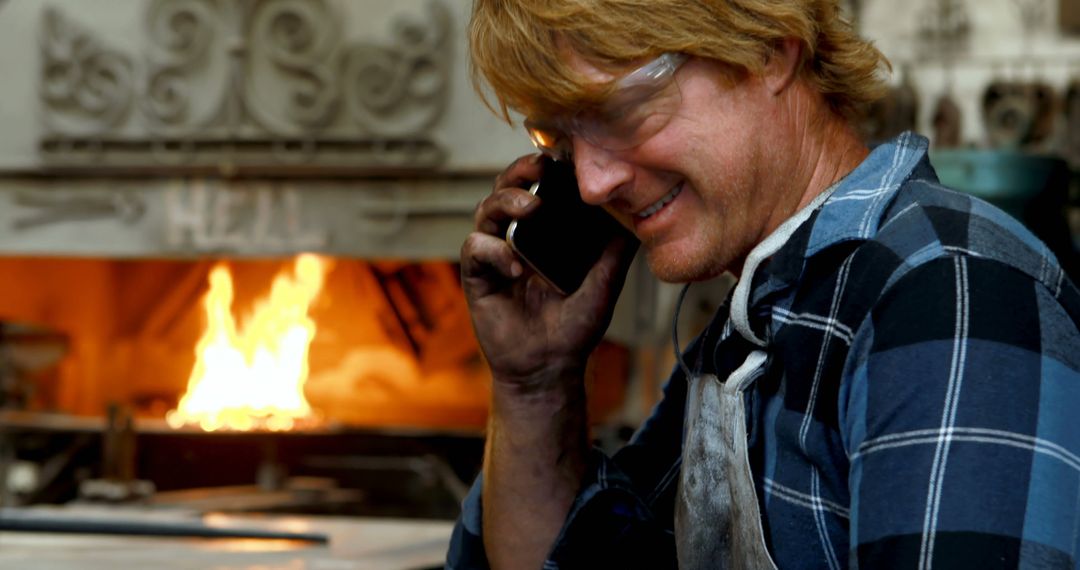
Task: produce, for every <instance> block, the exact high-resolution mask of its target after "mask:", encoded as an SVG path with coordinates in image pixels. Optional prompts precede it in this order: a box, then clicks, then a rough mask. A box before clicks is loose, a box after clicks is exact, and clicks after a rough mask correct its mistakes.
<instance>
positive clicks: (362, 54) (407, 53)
mask: <svg viewBox="0 0 1080 570" xmlns="http://www.w3.org/2000/svg"><path fill="white" fill-rule="evenodd" d="M428 11H429V12H430V14H431V20H430V22H428V23H426V24H425V23H423V22H417V21H414V20H400V21H398V22H396V23H395V26H394V36H395V38H396V40H397V42H396V44H395V45H394V46H392V47H384V46H380V45H375V44H367V43H365V44H360V45H357V46H355V47H353V48H352V49H351V50H349V53H348V55H347V56H346V58H345V71H344V77H345V101H346V105H347V106H348V109H349V112H350V114H351V116H352V118H353V119H354V120H355V121H356V122H357V123H358V124H359V125H361V126H362V127H365V128H367V129H370V130H371V131H372V132H374V133H378V134H394V135H401V134H415V133H417V132H419V131H422V130H423V129H425V128H427V127H429V126H431V124H432V123H434V122H435V121H436V120H438V119H439V118H440V116H441V115H442V113H443V111H444V108H445V97H443V93H444V92H445V89H446V85H447V82H448V76H449V69H448V67H449V66H448V65H447V63H448V62H447V49H446V38H447V36H448V35H449V27H450V14H449V13H448V12H447V10H446V7H445V6H443V5H442V4H439V3H437V2H431V3H429V4H428Z"/></svg>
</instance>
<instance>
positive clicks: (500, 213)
mask: <svg viewBox="0 0 1080 570" xmlns="http://www.w3.org/2000/svg"><path fill="white" fill-rule="evenodd" d="M539 204H540V199H539V198H537V197H536V196H533V195H532V194H530V193H529V192H528V191H527V190H522V189H521V188H502V189H500V190H496V191H495V192H494V193H493V194H491V195H489V196H488V197H487V198H484V199H483V200H482V201H481V202H480V204H479V205H478V206H477V207H476V213H475V215H474V216H475V223H476V231H478V232H483V233H485V234H489V235H493V236H498V237H500V238H502V237H505V235H506V228H507V226H509V225H510V222H511V221H512V220H514V219H515V218H524V217H526V216H528V215H529V214H530V213H531V212H532V211H533V210H535V209H536V206H538V205H539Z"/></svg>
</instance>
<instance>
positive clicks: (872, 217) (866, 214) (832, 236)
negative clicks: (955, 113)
mask: <svg viewBox="0 0 1080 570" xmlns="http://www.w3.org/2000/svg"><path fill="white" fill-rule="evenodd" d="M928 148H929V142H928V141H927V140H926V138H924V137H921V136H919V135H916V134H914V133H911V132H905V133H902V134H901V135H899V136H897V137H895V138H893V139H891V140H889V141H886V142H884V143H882V144H880V145H878V146H877V147H875V148H874V149H873V150H872V151H871V152H870V154H869V155H867V157H866V159H864V160H863V161H862V163H861V164H859V166H858V167H856V168H855V170H853V171H851V173H849V174H848V175H847V176H845V177H844V178H843V179H842V180H841V181H840V182H838V183H836V184H834V185H833V186H831V187H830V188H828V189H827V190H825V191H824V192H822V193H821V194H820V195H819V196H818V197H816V198H815V199H814V200H813V201H812V202H811V203H810V204H809V205H807V206H806V207H804V208H803V209H801V210H799V211H798V212H796V213H795V214H793V215H792V216H791V217H790V218H788V219H787V221H785V222H784V223H782V224H780V226H779V227H778V228H777V229H776V230H774V231H773V233H772V234H770V235H769V236H768V237H767V238H765V239H764V240H762V241H761V243H759V244H758V245H757V246H755V247H754V249H753V250H751V252H750V253H749V254H748V255H747V258H746V263H745V264H744V265H743V271H742V274H741V277H740V279H739V282H738V283H737V284H736V286H735V292H734V295H733V297H732V301H731V320H732V323H733V325H734V328H735V330H736V331H738V332H739V334H740V335H741V336H742V337H743V338H745V339H747V340H748V341H750V342H752V343H754V344H756V345H758V346H764V345H765V344H766V340H765V339H764V338H763V337H764V336H766V335H762V334H759V333H758V332H756V331H755V330H754V327H753V326H751V323H750V318H751V315H750V308H751V306H752V305H753V304H754V302H753V301H754V299H756V298H759V297H761V296H762V295H763V294H765V293H767V292H768V291H769V290H772V289H776V288H777V287H782V286H783V283H785V282H789V281H790V279H789V278H797V275H786V273H789V271H787V270H795V271H797V272H801V267H802V263H803V261H804V260H805V259H806V258H808V257H810V256H812V255H814V254H815V253H817V252H819V251H821V250H823V249H825V248H827V247H830V246H832V245H835V244H838V243H841V242H844V241H850V240H865V239H868V238H870V237H871V236H873V235H875V234H876V233H877V231H878V227H879V224H880V222H881V219H882V217H883V215H884V213H885V210H886V208H888V206H889V205H890V204H891V203H892V197H893V196H894V195H895V194H896V191H897V190H898V189H899V188H900V185H901V184H903V183H904V181H906V180H907V179H908V178H909V177H910V176H911V174H912V172H914V171H915V168H916V166H918V165H919V163H920V162H922V161H925V160H927V158H926V155H927V149H928ZM808 220H809V221H810V224H809V225H807V221H808ZM805 231H809V232H811V233H810V236H809V238H808V239H806V238H805V234H803V235H802V236H800V237H801V239H793V236H796V235H798V234H801V233H802V232H805ZM803 244H805V245H803ZM794 245H799V246H800V249H801V250H802V251H794V250H793V249H792V247H793V246H794ZM778 252H782V253H781V254H780V255H779V256H777V257H782V258H784V260H783V261H782V262H781V263H780V264H779V265H780V267H777V266H776V265H777V264H775V263H772V262H770V266H771V267H770V269H769V271H768V273H770V274H772V275H769V276H767V277H768V279H761V278H760V277H766V276H764V275H763V276H757V275H756V274H757V273H758V270H759V268H760V267H761V265H762V262H764V261H765V260H767V259H769V258H772V257H773V256H775V255H776V254H777V253H778ZM796 266H797V267H796ZM784 268H786V269H787V270H785V269H784Z"/></svg>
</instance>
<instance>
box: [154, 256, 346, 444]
mask: <svg viewBox="0 0 1080 570" xmlns="http://www.w3.org/2000/svg"><path fill="white" fill-rule="evenodd" d="M329 267H330V262H329V261H327V260H326V259H324V258H321V257H319V256H316V255H312V254H303V255H300V256H298V257H297V258H296V260H295V261H294V263H293V264H292V271H289V272H287V271H282V272H279V273H278V275H277V276H276V277H275V278H274V282H273V285H272V286H271V289H270V294H269V297H266V298H262V299H259V300H258V301H256V303H255V307H254V310H253V311H252V313H251V315H250V316H248V317H247V318H246V319H245V320H244V322H243V323H242V326H241V327H238V326H237V323H236V320H235V319H234V318H233V315H232V304H233V280H232V275H231V274H230V272H229V269H228V268H227V267H226V265H225V264H223V263H218V264H217V265H215V266H214V268H213V270H211V272H210V278H209V280H210V290H209V292H207V294H206V296H205V297H204V298H203V308H204V310H205V315H206V321H207V325H206V330H205V331H203V335H202V338H200V339H199V342H198V344H197V345H196V348H195V356H196V361H195V366H194V368H193V369H192V371H191V376H190V377H189V378H188V387H187V392H186V393H185V394H184V396H183V397H182V398H181V399H180V404H179V406H177V409H175V410H173V411H171V412H169V413H168V414H167V415H166V417H165V419H166V421H167V422H168V423H169V425H170V426H172V427H173V428H180V427H183V426H185V425H198V426H200V427H201V428H202V429H204V430H206V431H216V430H236V431H250V430H270V431H286V430H290V429H292V428H293V427H294V426H295V425H296V424H297V423H298V422H305V421H307V422H313V421H314V414H313V412H312V409H311V406H310V405H309V404H308V401H307V399H306V398H305V397H304V384H305V382H306V381H307V378H308V348H309V346H310V345H311V340H312V339H313V338H314V337H315V322H314V321H313V320H312V319H311V317H309V316H308V309H309V308H310V307H311V304H312V302H313V301H314V300H315V298H316V296H318V294H319V291H321V290H322V287H323V283H324V280H325V278H326V273H327V271H328V270H329Z"/></svg>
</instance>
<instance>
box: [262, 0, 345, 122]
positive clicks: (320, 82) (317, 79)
mask: <svg viewBox="0 0 1080 570" xmlns="http://www.w3.org/2000/svg"><path fill="white" fill-rule="evenodd" d="M339 36H340V34H339V32H338V26H337V22H336V20H335V18H334V15H333V14H331V12H330V10H329V9H328V8H327V6H326V3H325V2H323V1H321V0H267V1H266V2H264V3H262V4H260V5H259V6H258V7H257V8H256V9H255V11H254V13H253V16H252V21H251V28H250V31H249V37H250V38H251V44H250V46H249V52H250V56H251V59H250V61H249V62H248V70H249V76H248V77H247V78H246V79H247V81H245V87H246V88H245V91H244V102H245V103H246V107H247V109H248V110H249V111H250V112H251V114H252V115H253V117H254V118H255V119H256V120H257V121H258V122H259V124H260V125H262V126H263V128H265V129H267V130H269V131H271V132H274V133H278V134H293V135H295V134H300V133H304V132H310V131H317V130H320V129H324V128H326V127H328V126H329V125H330V123H331V121H332V120H333V118H334V114H335V112H336V110H337V108H336V105H337V99H338V96H337V91H338V90H337V84H336V82H335V73H334V69H333V66H332V65H331V63H329V62H332V61H333V59H334V57H333V56H334V55H335V52H336V51H338V49H339ZM267 63H269V64H272V66H273V68H274V71H276V72H277V74H278V75H280V76H282V78H283V79H286V81H285V85H286V86H287V94H288V97H287V103H286V104H285V105H284V108H283V109H282V108H280V107H279V106H278V105H274V104H272V103H270V102H271V101H273V98H271V97H268V96H267V94H266V93H263V92H261V90H260V88H259V87H260V86H259V84H258V83H257V78H258V77H259V76H260V75H261V73H260V71H261V72H262V74H265V76H270V75H271V72H269V71H263V70H264V68H265V66H266V64H267Z"/></svg>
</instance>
